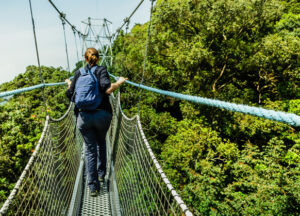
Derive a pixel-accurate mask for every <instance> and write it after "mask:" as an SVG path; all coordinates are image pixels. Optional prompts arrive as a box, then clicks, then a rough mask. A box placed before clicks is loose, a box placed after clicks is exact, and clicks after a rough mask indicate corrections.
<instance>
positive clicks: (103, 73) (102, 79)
mask: <svg viewBox="0 0 300 216" xmlns="http://www.w3.org/2000/svg"><path fill="white" fill-rule="evenodd" d="M88 67H89V65H87V66H85V68H84V69H85V70H86V71H87V70H88ZM94 75H95V76H96V77H97V80H98V83H99V87H100V88H99V89H100V91H101V92H102V93H104V97H103V100H102V102H101V104H100V105H99V107H98V108H97V109H104V110H106V111H108V112H110V113H112V109H111V105H110V103H109V98H108V97H109V95H108V94H106V93H105V92H106V90H107V89H108V88H109V87H110V85H111V82H110V79H109V75H108V72H107V70H106V67H104V66H97V68H96V70H95V72H94ZM79 76H80V71H79V70H77V71H75V74H74V78H73V80H72V83H71V86H70V88H69V89H68V90H67V91H66V95H67V97H68V98H69V99H70V100H73V102H74V98H73V99H72V96H73V94H74V90H75V85H76V81H77V79H78V77H79Z"/></svg>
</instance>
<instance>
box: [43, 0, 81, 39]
mask: <svg viewBox="0 0 300 216" xmlns="http://www.w3.org/2000/svg"><path fill="white" fill-rule="evenodd" d="M48 1H49V3H50V4H51V5H52V6H53V8H54V9H55V10H56V11H57V13H58V14H59V15H61V14H63V12H62V11H60V10H59V9H58V8H57V7H56V5H55V4H54V3H53V2H52V1H51V0H48ZM63 19H64V20H65V22H66V23H67V24H68V25H69V26H70V27H71V28H74V30H75V31H76V32H77V33H78V34H80V35H83V34H82V33H81V31H79V30H78V29H77V28H76V27H75V26H74V25H72V23H70V21H69V20H68V19H67V18H66V17H63Z"/></svg>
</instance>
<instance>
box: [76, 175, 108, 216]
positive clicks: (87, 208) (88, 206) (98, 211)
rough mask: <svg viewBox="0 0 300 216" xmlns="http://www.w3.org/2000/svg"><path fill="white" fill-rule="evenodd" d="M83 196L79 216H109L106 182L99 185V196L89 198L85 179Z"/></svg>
mask: <svg viewBox="0 0 300 216" xmlns="http://www.w3.org/2000/svg"><path fill="white" fill-rule="evenodd" d="M84 182H85V183H84V194H83V198H82V203H81V209H80V215H82V216H95V215H97V216H110V215H111V212H110V205H109V192H108V189H107V182H104V183H101V189H100V195H98V196H97V197H91V196H90V190H89V189H88V186H87V178H86V176H85V181H84Z"/></svg>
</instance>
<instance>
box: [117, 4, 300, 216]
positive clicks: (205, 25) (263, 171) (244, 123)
mask: <svg viewBox="0 0 300 216" xmlns="http://www.w3.org/2000/svg"><path fill="white" fill-rule="evenodd" d="M299 12H300V4H299V3H298V2H297V1H280V0H272V1H265V0H253V1H248V0H203V1H198V0H180V1H179V0H160V1H157V4H156V7H155V9H154V13H153V17H152V23H151V29H150V30H151V31H150V32H151V36H150V37H151V39H150V43H149V52H148V58H147V67H146V71H145V77H144V84H145V85H148V86H152V87H156V88H159V89H164V90H169V91H174V92H179V93H184V94H190V95H198V96H203V97H209V98H216V99H220V100H224V101H230V102H235V103H241V104H248V105H253V106H258V107H265V108H268V109H274V110H281V111H286V112H291V113H295V114H298V115H300V86H299V84H300V82H299V81H300V40H299V37H300V35H299V31H300V16H299V14H300V13H299ZM147 28H148V23H146V24H144V25H139V24H138V25H136V26H135V27H134V28H133V29H132V30H131V32H130V33H128V34H124V33H123V34H121V35H120V36H119V37H118V38H117V40H116V41H115V43H114V52H115V62H114V65H113V68H112V71H113V73H116V74H119V75H122V76H126V77H129V79H130V80H132V81H134V82H137V83H139V82H140V81H141V76H142V66H143V58H144V51H145V45H146V35H147ZM138 94H139V91H138V90H137V89H135V88H133V87H130V86H126V87H124V89H122V95H121V96H122V104H123V108H124V109H125V110H126V113H127V114H128V115H134V114H135V113H136V112H137V102H138V100H137V98H138ZM141 104H142V105H141V111H140V115H141V118H142V122H143V127H144V128H145V132H146V134H147V137H148V139H149V141H150V143H151V146H152V148H153V150H154V151H155V152H156V155H157V156H158V157H159V159H160V161H161V163H162V164H163V167H164V170H165V171H166V173H167V176H168V177H169V178H170V180H171V182H172V184H173V185H174V186H176V189H177V190H178V191H180V195H181V196H182V197H183V200H184V201H185V202H186V203H187V205H188V206H189V207H190V208H191V210H192V212H193V213H194V214H195V215H296V214H297V213H296V212H300V196H299V193H298V191H300V175H299V174H300V173H299V172H300V170H299V168H300V167H299V162H300V134H299V128H295V127H291V126H289V125H286V124H282V123H278V122H273V121H270V120H265V119H261V118H257V117H253V116H249V115H243V114H238V113H232V112H229V111H225V110H220V109H217V108H212V107H206V106H202V105H197V104H192V103H189V102H185V101H180V100H177V99H172V98H169V97H165V96H160V95H157V94H154V93H150V92H146V91H143V92H142V101H141Z"/></svg>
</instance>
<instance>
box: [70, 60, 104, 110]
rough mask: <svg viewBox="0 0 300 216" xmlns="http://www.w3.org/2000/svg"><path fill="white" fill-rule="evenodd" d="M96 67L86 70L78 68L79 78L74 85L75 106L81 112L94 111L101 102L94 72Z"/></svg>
mask: <svg viewBox="0 0 300 216" xmlns="http://www.w3.org/2000/svg"><path fill="white" fill-rule="evenodd" d="M96 68H97V66H94V67H92V69H88V72H86V71H85V69H84V68H80V69H79V71H80V76H79V77H78V79H77V81H76V84H75V105H76V107H77V108H78V109H81V110H95V109H97V108H98V107H99V105H100V104H101V102H102V98H103V94H102V93H101V92H100V90H99V83H98V81H97V78H96V76H95V75H94V72H95V70H96Z"/></svg>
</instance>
